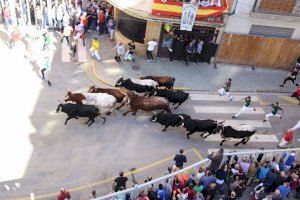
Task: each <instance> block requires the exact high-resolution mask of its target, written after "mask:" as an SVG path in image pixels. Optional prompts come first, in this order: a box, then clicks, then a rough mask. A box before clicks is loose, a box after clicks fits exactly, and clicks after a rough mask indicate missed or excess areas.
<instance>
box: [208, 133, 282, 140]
mask: <svg viewBox="0 0 300 200" xmlns="http://www.w3.org/2000/svg"><path fill="white" fill-rule="evenodd" d="M222 140H223V138H222V137H221V136H220V134H215V135H210V136H208V137H207V138H206V139H205V141H210V142H218V141H220V142H221V141H222ZM230 141H234V142H235V141H241V139H231V140H230ZM249 142H278V138H277V137H276V135H266V134H254V135H253V136H252V137H251V138H250V140H249Z"/></svg>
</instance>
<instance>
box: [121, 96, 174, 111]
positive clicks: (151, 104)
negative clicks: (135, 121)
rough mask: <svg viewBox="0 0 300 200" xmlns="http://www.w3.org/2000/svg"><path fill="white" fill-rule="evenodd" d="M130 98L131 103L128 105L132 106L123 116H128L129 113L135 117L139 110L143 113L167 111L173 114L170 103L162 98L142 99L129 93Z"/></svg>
mask: <svg viewBox="0 0 300 200" xmlns="http://www.w3.org/2000/svg"><path fill="white" fill-rule="evenodd" d="M127 94H128V96H129V102H128V104H127V105H130V109H129V110H128V111H127V112H125V113H124V114H123V115H124V116H125V115H127V113H129V112H133V113H132V115H135V114H136V112H137V111H138V110H143V111H155V110H165V111H167V112H169V113H171V110H170V107H169V101H168V100H167V99H165V98H162V97H140V96H138V95H136V94H134V93H133V92H128V93H127Z"/></svg>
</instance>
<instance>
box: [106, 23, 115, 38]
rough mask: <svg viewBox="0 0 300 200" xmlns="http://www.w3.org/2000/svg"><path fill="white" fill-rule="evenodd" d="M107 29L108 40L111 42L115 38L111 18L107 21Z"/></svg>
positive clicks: (113, 24)
mask: <svg viewBox="0 0 300 200" xmlns="http://www.w3.org/2000/svg"><path fill="white" fill-rule="evenodd" d="M107 28H108V33H109V37H110V40H111V41H113V40H114V38H115V29H116V22H115V21H114V20H113V19H112V18H111V19H109V20H108V23H107Z"/></svg>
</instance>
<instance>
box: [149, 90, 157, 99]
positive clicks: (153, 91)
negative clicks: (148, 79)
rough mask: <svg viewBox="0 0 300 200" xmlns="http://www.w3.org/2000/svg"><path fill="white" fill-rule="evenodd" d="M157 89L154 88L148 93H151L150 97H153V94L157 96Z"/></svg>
mask: <svg viewBox="0 0 300 200" xmlns="http://www.w3.org/2000/svg"><path fill="white" fill-rule="evenodd" d="M156 90H157V89H156V88H153V89H152V90H151V91H150V92H149V93H148V95H149V97H151V96H153V95H154V96H155V95H156V94H157V91H156Z"/></svg>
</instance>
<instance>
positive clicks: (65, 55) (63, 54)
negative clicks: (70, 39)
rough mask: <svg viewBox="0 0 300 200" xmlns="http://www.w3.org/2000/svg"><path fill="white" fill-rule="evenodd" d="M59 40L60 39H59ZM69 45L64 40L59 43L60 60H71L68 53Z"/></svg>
mask: <svg viewBox="0 0 300 200" xmlns="http://www.w3.org/2000/svg"><path fill="white" fill-rule="evenodd" d="M59 42H60V41H59ZM69 52H70V47H69V45H68V44H67V42H66V41H64V42H63V43H61V61H62V62H71V56H70V54H69Z"/></svg>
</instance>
